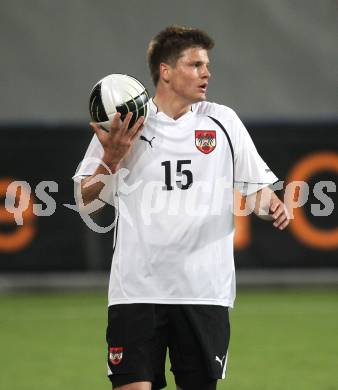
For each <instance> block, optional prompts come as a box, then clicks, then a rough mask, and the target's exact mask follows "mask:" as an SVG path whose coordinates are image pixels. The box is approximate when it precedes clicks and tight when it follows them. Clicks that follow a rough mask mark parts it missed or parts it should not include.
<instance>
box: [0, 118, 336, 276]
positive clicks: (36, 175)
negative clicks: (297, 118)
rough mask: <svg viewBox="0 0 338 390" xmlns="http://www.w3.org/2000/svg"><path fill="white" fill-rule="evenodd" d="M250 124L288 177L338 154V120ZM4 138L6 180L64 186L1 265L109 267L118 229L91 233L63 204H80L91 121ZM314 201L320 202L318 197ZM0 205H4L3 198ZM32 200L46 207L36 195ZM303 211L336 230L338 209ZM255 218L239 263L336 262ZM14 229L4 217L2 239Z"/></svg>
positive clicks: (105, 219) (322, 176) (11, 131)
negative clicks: (314, 159)
mask: <svg viewBox="0 0 338 390" xmlns="http://www.w3.org/2000/svg"><path fill="white" fill-rule="evenodd" d="M246 125H247V127H248V129H249V130H250V134H251V136H252V138H253V140H254V142H255V144H256V146H257V149H258V151H259V152H260V154H261V155H262V157H263V158H264V160H265V161H266V162H267V163H268V165H269V166H270V167H271V168H272V170H273V171H274V172H275V173H276V175H277V176H278V177H279V179H280V180H282V181H285V180H286V179H287V177H288V175H289V174H290V171H291V170H292V169H293V167H294V166H295V164H297V163H298V162H299V161H300V160H301V159H302V158H304V157H305V156H307V155H309V154H313V153H316V152H318V151H323V150H325V151H333V152H335V153H337V150H338V133H337V127H338V126H337V123H328V122H321V123H255V122H253V123H246ZM0 135H1V143H0V167H1V171H0V180H1V179H3V178H11V179H12V180H25V181H27V182H28V183H29V184H30V186H31V188H32V190H33V191H34V190H35V188H36V185H37V184H38V183H39V182H40V181H42V180H52V181H54V182H56V183H58V192H57V193H51V194H50V195H51V196H52V197H53V198H54V199H55V201H56V212H55V213H54V214H53V215H52V216H49V217H36V218H35V219H34V220H33V222H32V223H33V224H34V226H35V228H36V235H35V237H34V239H33V240H32V241H31V242H30V244H29V245H27V246H26V247H24V248H23V249H21V250H19V251H16V252H5V251H3V250H2V251H1V250H0V270H1V271H7V272H10V271H34V272H36V271H41V272H44V271H64V270H72V271H78V270H102V269H108V268H109V266H110V261H111V254H112V245H113V231H111V232H108V233H106V234H98V233H95V232H92V231H91V230H90V229H89V228H88V227H87V226H86V225H85V224H84V222H83V221H82V220H81V218H80V216H79V215H78V214H77V213H76V212H74V211H73V210H70V209H68V208H66V207H65V206H64V204H65V203H67V204H74V203H75V202H74V187H73V181H72V179H71V177H72V175H73V174H74V172H75V169H76V167H77V165H78V163H79V162H80V161H81V159H82V158H83V155H84V153H85V150H86V148H87V146H88V143H89V142H90V139H91V136H92V133H91V131H90V130H89V129H87V126H80V125H78V126H74V125H69V126H45V125H43V124H37V125H35V126H26V127H15V126H11V127H2V128H0ZM332 168H334V167H332ZM336 169H337V168H336ZM318 180H331V181H335V182H336V183H337V175H336V174H334V172H333V170H332V171H320V172H317V173H316V174H314V175H313V177H311V178H310V179H309V181H308V183H309V185H310V193H311V192H312V189H313V185H314V184H315V183H316V182H317V181H318ZM282 193H283V191H281V194H282ZM328 196H330V197H331V198H332V199H335V198H336V193H331V194H329V193H328ZM309 201H310V202H309V203H313V202H316V203H318V200H316V199H315V198H314V197H313V195H312V196H310V198H309ZM1 202H2V203H1V206H3V202H4V198H2V199H1ZM34 202H36V203H42V204H43V202H41V201H39V200H38V199H36V197H35V200H34ZM304 212H305V214H306V217H307V218H308V221H309V222H310V223H311V224H312V225H313V226H316V227H318V228H321V229H327V230H328V231H329V230H332V229H334V228H337V211H336V208H335V210H334V212H333V213H332V215H331V216H328V217H313V216H312V215H311V213H310V207H309V205H308V204H307V205H306V206H304ZM113 217H114V210H113V208H112V207H106V209H105V211H104V212H103V213H102V215H100V216H98V217H97V223H99V224H101V225H102V226H107V225H108V224H110V223H111V221H112V219H113ZM249 218H250V221H249V224H250V243H249V244H248V245H247V246H246V247H244V248H242V249H240V250H236V263H237V266H238V267H239V268H280V267H287V268H299V267H308V268H320V267H336V266H337V257H338V256H337V250H334V249H325V250H324V249H318V248H314V247H312V246H311V245H310V246H309V245H306V244H304V243H302V242H301V241H300V240H299V239H298V238H297V237H296V236H295V235H294V234H293V232H292V230H291V229H288V230H287V231H285V232H279V231H277V230H276V229H273V228H271V225H270V224H269V223H266V222H264V221H261V220H259V219H258V218H256V217H254V216H250V217H249ZM295 223H296V222H295ZM15 229H16V226H15V225H8V224H6V223H2V222H0V234H1V235H2V236H3V235H4V234H9V233H11V232H13V230H15Z"/></svg>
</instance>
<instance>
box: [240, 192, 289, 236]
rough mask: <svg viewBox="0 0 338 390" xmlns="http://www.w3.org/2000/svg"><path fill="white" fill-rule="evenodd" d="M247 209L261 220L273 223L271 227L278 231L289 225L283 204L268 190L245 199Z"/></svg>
mask: <svg viewBox="0 0 338 390" xmlns="http://www.w3.org/2000/svg"><path fill="white" fill-rule="evenodd" d="M246 201H247V205H248V207H249V208H250V209H251V210H252V211H253V212H254V213H255V214H256V215H257V216H258V217H259V218H261V219H264V220H267V221H273V226H274V227H275V228H278V229H280V230H283V229H285V228H286V227H287V226H288V224H289V218H290V217H289V213H288V211H287V209H286V207H285V205H284V203H283V202H282V201H281V200H280V199H279V198H278V196H277V195H276V194H275V193H274V192H273V191H272V190H271V189H270V188H269V187H264V188H262V189H261V190H259V191H258V192H256V193H254V194H251V195H248V196H247V197H246Z"/></svg>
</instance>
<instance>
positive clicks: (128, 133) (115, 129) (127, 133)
mask: <svg viewBox="0 0 338 390" xmlns="http://www.w3.org/2000/svg"><path fill="white" fill-rule="evenodd" d="M132 116H133V113H132V112H129V113H128V114H127V116H126V117H125V119H124V121H123V122H122V121H121V119H120V117H121V114H120V113H118V112H117V113H116V114H115V115H114V118H113V120H112V123H111V127H110V129H109V131H108V132H107V131H106V130H103V129H102V128H101V127H100V126H99V125H98V124H97V123H95V122H90V126H91V128H92V129H93V130H94V131H95V134H96V136H97V138H98V139H99V141H100V143H101V145H102V147H103V150H104V153H103V157H102V161H103V162H104V163H105V164H107V165H108V167H109V168H110V169H111V171H112V173H115V172H116V171H117V170H118V169H119V165H120V163H121V161H122V160H123V159H124V158H125V157H126V156H127V154H128V153H129V152H130V150H131V148H132V145H133V143H134V142H135V140H136V139H137V138H138V135H139V133H140V132H141V130H142V125H143V122H144V117H143V116H141V117H140V118H139V119H138V120H137V121H136V123H135V124H134V126H132V127H131V128H130V129H128V127H129V123H130V120H131V118H132Z"/></svg>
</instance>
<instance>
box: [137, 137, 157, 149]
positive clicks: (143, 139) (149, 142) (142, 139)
mask: <svg viewBox="0 0 338 390" xmlns="http://www.w3.org/2000/svg"><path fill="white" fill-rule="evenodd" d="M155 138H156V137H153V138H152V139H151V140H149V139H147V138H146V137H145V136H144V135H141V136H140V140H141V141H145V142H148V144H149V145H150V147H151V148H152V147H153V145H152V142H153V140H154V139H155Z"/></svg>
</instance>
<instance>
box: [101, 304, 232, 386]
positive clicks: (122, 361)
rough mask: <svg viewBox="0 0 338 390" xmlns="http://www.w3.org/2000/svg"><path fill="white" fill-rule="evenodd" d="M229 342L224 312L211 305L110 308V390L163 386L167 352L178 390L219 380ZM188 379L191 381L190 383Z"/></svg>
mask: <svg viewBox="0 0 338 390" xmlns="http://www.w3.org/2000/svg"><path fill="white" fill-rule="evenodd" d="M229 339H230V325H229V315H228V308H227V307H222V306H214V305H160V304H147V303H146V304H126V305H113V306H110V307H109V309H108V327H107V343H108V376H109V379H110V380H111V382H112V384H113V388H114V387H118V386H122V385H125V384H128V383H133V382H142V381H148V382H152V384H153V386H152V389H153V390H154V389H161V388H163V387H165V386H166V380H165V360H166V352H167V348H168V349H169V356H170V362H171V370H172V372H173V374H174V376H175V382H176V384H177V385H178V386H180V387H181V388H183V389H184V387H187V388H188V387H190V388H191V386H188V385H185V384H186V383H188V382H189V381H191V380H196V378H197V380H198V381H199V382H198V383H201V381H202V382H203V381H204V382H205V383H208V382H212V381H216V380H217V379H220V378H224V375H225V369H226V358H227V350H228V344H229ZM189 378H190V379H189ZM191 378H192V379H191Z"/></svg>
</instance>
